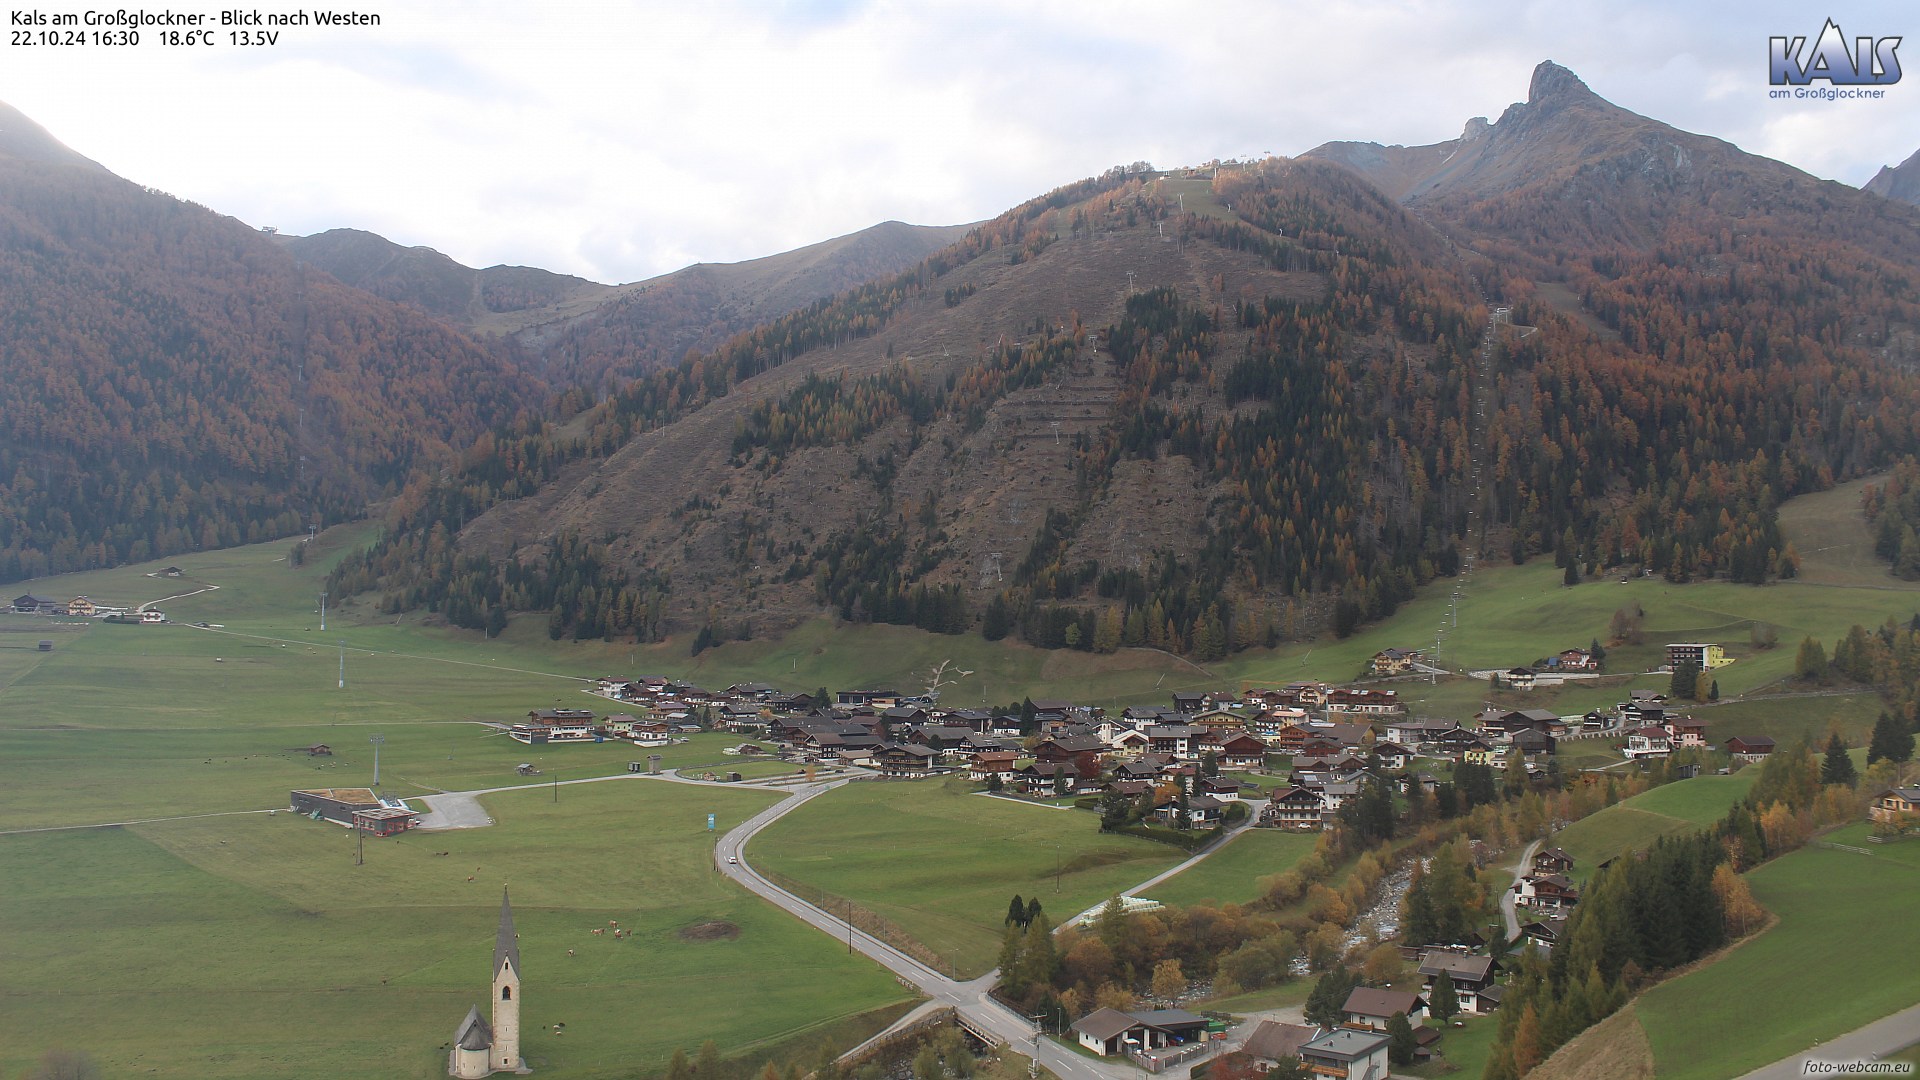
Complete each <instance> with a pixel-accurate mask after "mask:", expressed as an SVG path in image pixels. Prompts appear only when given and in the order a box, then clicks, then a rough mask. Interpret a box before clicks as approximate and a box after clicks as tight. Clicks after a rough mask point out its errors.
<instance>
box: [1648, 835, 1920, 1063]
mask: <svg viewBox="0 0 1920 1080" xmlns="http://www.w3.org/2000/svg"><path fill="white" fill-rule="evenodd" d="M1866 835H1867V829H1866V826H1865V825H1854V826H1849V827H1847V828H1845V829H1841V830H1839V831H1838V832H1835V833H1833V834H1832V835H1830V836H1829V837H1827V839H1828V840H1831V841H1834V842H1838V843H1843V844H1850V845H1853V846H1856V847H1861V848H1866V849H1869V850H1871V851H1872V852H1873V854H1871V855H1860V854H1856V853H1854V852H1850V851H1836V850H1829V849H1824V848H1818V847H1810V848H1806V849H1804V850H1801V851H1796V852H1793V853H1792V854H1789V855H1785V856H1782V857H1781V858H1779V859H1776V860H1774V861H1773V862H1771V863H1768V864H1767V865H1765V866H1762V867H1760V868H1759V869H1757V870H1754V871H1753V872H1752V873H1750V874H1748V875H1747V877H1748V881H1749V883H1750V884H1751V885H1752V887H1753V894H1754V897H1755V898H1756V899H1758V900H1759V901H1760V903H1762V904H1763V905H1765V906H1766V907H1767V908H1768V909H1769V910H1770V911H1772V912H1773V913H1774V914H1776V915H1778V916H1779V917H1780V918H1779V922H1778V923H1777V924H1775V926H1774V927H1773V929H1771V930H1769V931H1767V932H1766V933H1764V934H1761V935H1760V936H1759V937H1757V938H1755V939H1753V940H1752V941H1749V942H1747V943H1746V944H1744V945H1741V946H1740V947H1739V948H1736V949H1734V950H1732V951H1731V952H1729V953H1727V954H1726V955H1725V956H1724V957H1722V958H1721V959H1720V960H1718V961H1717V962H1714V963H1712V964H1708V965H1707V966H1705V967H1703V968H1700V969H1698V970H1696V971H1693V972H1690V973H1688V974H1686V975H1683V976H1681V977H1680V978H1677V979H1674V980H1672V981H1671V982H1668V983H1665V984H1662V985H1660V986H1657V987H1655V988H1653V989H1652V990H1649V991H1648V992H1647V993H1646V994H1645V995H1643V996H1642V998H1641V999H1640V1004H1639V1007H1638V1013H1639V1017H1640V1022H1641V1024H1642V1026H1643V1027H1644V1028H1645V1029H1646V1033H1647V1038H1648V1039H1649V1041H1650V1042H1651V1043H1652V1045H1653V1052H1654V1058H1655V1061H1656V1063H1657V1064H1658V1072H1659V1075H1660V1076H1661V1077H1662V1078H1663V1080H1719V1078H1722V1077H1732V1076H1738V1075H1740V1074H1741V1073H1744V1072H1746V1071H1748V1070H1750V1069H1753V1068H1756V1067H1758V1066H1760V1065H1763V1064H1766V1063H1768V1062H1771V1061H1776V1060H1779V1059H1780V1058H1783V1057H1786V1056H1788V1055H1790V1054H1794V1053H1798V1052H1800V1051H1802V1050H1804V1049H1806V1048H1807V1047H1809V1046H1811V1045H1813V1044H1814V1043H1815V1042H1816V1041H1824V1040H1826V1039H1830V1038H1833V1037H1834V1036H1836V1035H1839V1034H1842V1033H1844V1032H1847V1031H1851V1030H1853V1029H1855V1028H1857V1027H1860V1026H1861V1025H1863V1024H1866V1023H1869V1022H1871V1021H1873V1020H1876V1019H1878V1018H1879V1017H1882V1016H1885V1015H1887V1014H1888V1013H1891V1012H1895V1011H1897V1010H1899V1009H1902V1008H1905V1007H1907V1006H1909V1005H1912V1004H1914V1002H1915V1001H1916V1000H1920V985H1917V984H1916V982H1915V980H1914V975H1913V958H1914V957H1915V956H1920V921H1917V920H1915V919H1914V917H1913V897H1914V895H1915V894H1916V891H1920V841H1916V840H1913V839H1908V840H1904V841H1901V842H1899V843H1894V844H1885V845H1869V844H1867V843H1865V840H1866ZM1812 988H1820V989H1821V990H1822V992H1816V993H1807V992H1806V991H1807V990H1809V989H1812Z"/></svg>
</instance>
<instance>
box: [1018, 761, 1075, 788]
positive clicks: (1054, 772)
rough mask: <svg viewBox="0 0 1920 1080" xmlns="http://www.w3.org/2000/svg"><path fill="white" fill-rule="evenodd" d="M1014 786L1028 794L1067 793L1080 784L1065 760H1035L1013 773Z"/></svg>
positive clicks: (1071, 767)
mask: <svg viewBox="0 0 1920 1080" xmlns="http://www.w3.org/2000/svg"><path fill="white" fill-rule="evenodd" d="M1013 782H1014V786H1016V787H1018V788H1019V789H1020V790H1021V791H1024V792H1026V793H1027V794H1029V795H1054V794H1067V793H1070V792H1072V791H1073V790H1074V789H1075V788H1077V787H1079V785H1080V777H1079V775H1078V774H1076V773H1075V772H1074V770H1073V766H1072V765H1069V764H1067V763H1065V762H1056V761H1036V762H1034V763H1033V764H1031V765H1029V766H1027V767H1026V768H1024V769H1021V770H1019V771H1017V772H1015V773H1014V774H1013Z"/></svg>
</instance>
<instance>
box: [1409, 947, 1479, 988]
mask: <svg viewBox="0 0 1920 1080" xmlns="http://www.w3.org/2000/svg"><path fill="white" fill-rule="evenodd" d="M1443 971H1444V972H1446V973H1447V974H1448V975H1450V976H1452V977H1453V979H1454V980H1455V981H1459V980H1460V979H1467V980H1470V981H1472V982H1479V981H1481V980H1482V979H1485V978H1488V977H1489V976H1491V975H1492V974H1493V957H1491V956H1468V955H1466V954H1465V953H1457V952H1448V951H1447V950H1445V949H1433V950H1429V951H1428V952H1427V953H1426V954H1425V955H1423V956H1421V957H1420V974H1422V975H1436V976H1437V975H1439V974H1440V973H1441V972H1443Z"/></svg>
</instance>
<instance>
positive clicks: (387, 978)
mask: <svg viewBox="0 0 1920 1080" xmlns="http://www.w3.org/2000/svg"><path fill="white" fill-rule="evenodd" d="M771 798H772V797H771V796H769V795H767V794H765V793H762V792H752V791H734V790H722V789H710V788H709V789H693V788H686V787H683V786H680V785H670V784H666V783H661V782H657V781H647V780H632V781H621V782H613V783H607V784H592V785H584V786H578V787H574V788H571V789H567V790H565V791H563V792H562V794H561V798H560V802H558V803H554V802H551V801H550V795H549V793H548V792H546V791H544V790H542V791H530V792H524V793H522V792H513V793H503V794H500V795H495V796H490V797H488V798H487V800H486V802H487V807H488V810H489V811H490V812H491V813H492V814H493V816H494V817H495V818H496V819H497V820H498V821H499V822H500V824H498V825H496V826H494V827H492V828H489V829H480V830H471V831H463V832H451V833H435V834H419V833H416V834H413V835H410V836H406V837H403V838H400V839H396V840H383V841H377V842H375V841H370V842H369V843H368V844H367V845H366V847H367V852H366V864H365V865H363V866H356V865H354V862H353V859H354V845H353V842H352V839H351V834H350V833H349V832H347V831H346V830H344V829H340V828H338V827H337V826H333V825H328V824H324V823H317V822H313V821H310V820H308V819H306V818H303V817H298V816H295V815H292V814H286V813H281V814H278V815H274V816H267V815H248V816H243V817H233V818H215V819H202V820H197V821H181V822H168V823H162V824H153V825H142V826H136V827H131V828H114V829H98V830H85V831H80V832H65V833H42V834H35V835H27V836H9V837H0V939H4V940H5V941H6V942H7V963H6V964H5V966H4V968H0V1000H4V1002H5V1007H4V1008H0V1073H4V1074H6V1075H14V1074H15V1073H17V1072H19V1071H20V1070H21V1069H23V1068H24V1067H25V1066H26V1065H27V1063H28V1062H30V1061H31V1060H33V1059H34V1058H35V1057H37V1056H38V1054H39V1053H40V1052H41V1051H42V1050H43V1049H45V1048H46V1047H49V1046H53V1045H65V1046H70V1047H80V1048H84V1049H86V1050H87V1051H88V1052H90V1053H91V1054H93V1055H94V1056H95V1057H96V1058H98V1059H100V1060H101V1061H102V1063H103V1065H104V1066H105V1068H106V1071H107V1073H108V1075H127V1074H131V1073H134V1072H139V1073H143V1074H144V1073H149V1072H152V1073H156V1074H158V1075H163V1076H165V1075H172V1076H192V1077H196V1078H197V1077H258V1076H267V1075H294V1074H296V1073H301V1074H312V1075H354V1076H383V1077H384V1076H395V1077H430V1076H435V1075H440V1074H442V1073H443V1071H444V1068H445V1058H444V1051H443V1050H442V1049H439V1048H441V1047H443V1046H444V1044H445V1043H446V1040H447V1036H448V1033H450V1032H451V1031H452V1030H453V1025H454V1024H455V1023H456V1022H458V1020H459V1019H460V1016H461V1014H463V1013H464V1012H465V1011H466V1007H467V1006H468V1005H469V1004H472V1003H476V1002H481V1001H482V1000H483V999H484V996H485V993H486V980H487V977H488V970H487V963H488V960H489V959H490V957H491V954H492V940H493V927H494V924H495V921H496V917H497V913H498V910H499V890H500V887H501V884H502V882H503V881H504V882H507V883H509V884H510V885H511V886H512V889H513V893H514V899H515V904H514V912H515V920H516V924H517V927H518V929H519V931H520V937H521V949H522V953H523V957H524V962H525V970H526V995H527V997H526V1002H527V1004H526V1010H527V1011H526V1013H525V1019H524V1028H523V1043H524V1046H525V1053H526V1055H527V1058H528V1060H529V1062H530V1063H531V1064H533V1065H534V1066H535V1067H536V1068H537V1069H539V1070H540V1072H541V1073H542V1074H543V1075H548V1074H550V1075H554V1076H576V1077H592V1076H602V1075H614V1074H618V1075H622V1076H624V1075H629V1074H630V1072H631V1071H633V1070H636V1069H638V1070H646V1071H651V1070H654V1069H658V1068H660V1067H662V1066H663V1065H664V1062H665V1060H666V1058H667V1057H668V1056H669V1055H670V1054H671V1053H672V1051H673V1049H674V1048H675V1047H676V1046H685V1047H688V1048H689V1050H691V1049H693V1048H695V1047H697V1046H698V1044H699V1042H700V1041H701V1040H702V1039H704V1038H708V1037H711V1038H714V1039H715V1040H716V1041H717V1042H718V1043H719V1045H720V1046H721V1047H723V1048H724V1049H725V1050H726V1051H728V1052H732V1053H740V1052H744V1051H746V1050H747V1049H748V1048H749V1047H753V1046H761V1047H766V1046H770V1045H771V1044H773V1043H776V1042H779V1041H782V1040H786V1039H793V1038H798V1037H800V1036H801V1035H802V1034H803V1033H806V1032H808V1031H812V1030H818V1028H819V1026H820V1025H823V1024H833V1023H837V1022H842V1021H846V1020H848V1019H850V1018H852V1017H856V1016H858V1015H859V1014H862V1013H866V1012H868V1011H870V1010H873V1009H876V1008H879V1007H882V1006H886V1005H888V1004H889V1003H891V1002H897V1001H900V1000H902V999H903V997H904V993H903V991H902V989H901V988H900V986H899V985H898V984H897V983H896V982H894V981H893V979H892V978H891V977H889V976H888V975H886V974H885V973H884V972H883V971H881V970H880V969H878V968H877V967H875V966H874V965H872V964H871V963H868V962H867V961H866V960H864V959H862V958H855V957H848V956H847V955H846V954H845V952H844V951H842V950H840V949H837V948H836V947H835V945H834V942H833V941H832V940H831V939H829V938H827V937H825V936H823V935H821V934H819V933H818V932H816V931H814V930H812V929H810V928H808V927H805V926H804V925H803V924H801V923H799V922H798V921H796V920H794V919H792V918H790V917H789V916H787V915H785V914H784V913H782V912H779V911H777V910H775V909H773V908H771V907H769V906H767V905H765V904H763V903H761V902H760V901H758V900H757V899H754V898H753V897H751V896H749V895H747V894H746V893H744V892H742V891H740V890H738V889H737V888H735V887H733V886H732V885H731V884H730V883H727V882H725V880H724V879H723V878H721V877H720V876H719V875H718V874H717V873H716V872H715V871H714V869H713V866H712V861H711V859H712V856H711V850H712V849H711V844H712V834H710V833H708V832H707V831H706V829H705V815H706V814H707V813H709V812H713V813H716V814H718V815H719V817H720V820H721V821H722V822H723V823H725V822H737V821H739V820H741V819H743V818H745V817H746V816H748V815H750V814H752V813H753V812H755V811H757V810H758V809H760V808H761V807H764V806H765V805H767V804H768V802H769V801H770V800H771ZM438 851H446V852H448V854H446V855H437V854H435V852H438ZM470 877H471V879H472V880H468V879H469V878H470ZM610 919H611V920H618V921H619V922H620V925H621V926H622V927H626V928H629V929H632V930H634V931H635V935H634V937H633V938H631V939H628V940H619V941H616V940H615V939H614V938H612V937H610V936H606V935H599V936H595V935H593V934H591V933H589V931H590V930H591V929H592V928H594V927H605V926H607V924H608V920H610ZM709 921H717V922H725V923H730V924H732V925H733V926H734V927H736V928H737V930H738V933H737V936H735V937H733V938H731V939H722V940H709V941H699V940H688V939H686V938H684V937H682V935H681V933H680V931H681V930H683V929H685V928H687V927H689V926H692V925H695V924H698V923H703V922H709ZM569 950H573V954H572V955H569ZM637 1015H645V1016H647V1017H649V1022H648V1023H646V1024H635V1023H633V1021H632V1018H633V1017H634V1016H637ZM370 1017H378V1022H369V1018H370ZM561 1020H564V1021H565V1022H566V1024H567V1030H566V1035H565V1037H564V1038H561V1037H557V1036H555V1035H553V1034H552V1029H551V1025H552V1024H553V1023H554V1022H556V1021H561Z"/></svg>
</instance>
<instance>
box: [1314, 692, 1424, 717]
mask: <svg viewBox="0 0 1920 1080" xmlns="http://www.w3.org/2000/svg"><path fill="white" fill-rule="evenodd" d="M1405 711H1406V707H1405V706H1403V705H1401V704H1400V695H1399V694H1396V693H1394V692H1393V691H1392V690H1358V689H1349V688H1342V689H1338V690H1329V691H1327V696H1326V712H1327V717H1328V719H1332V718H1333V717H1336V716H1368V717H1381V716H1398V715H1400V714H1401V713H1403V712H1405Z"/></svg>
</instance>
